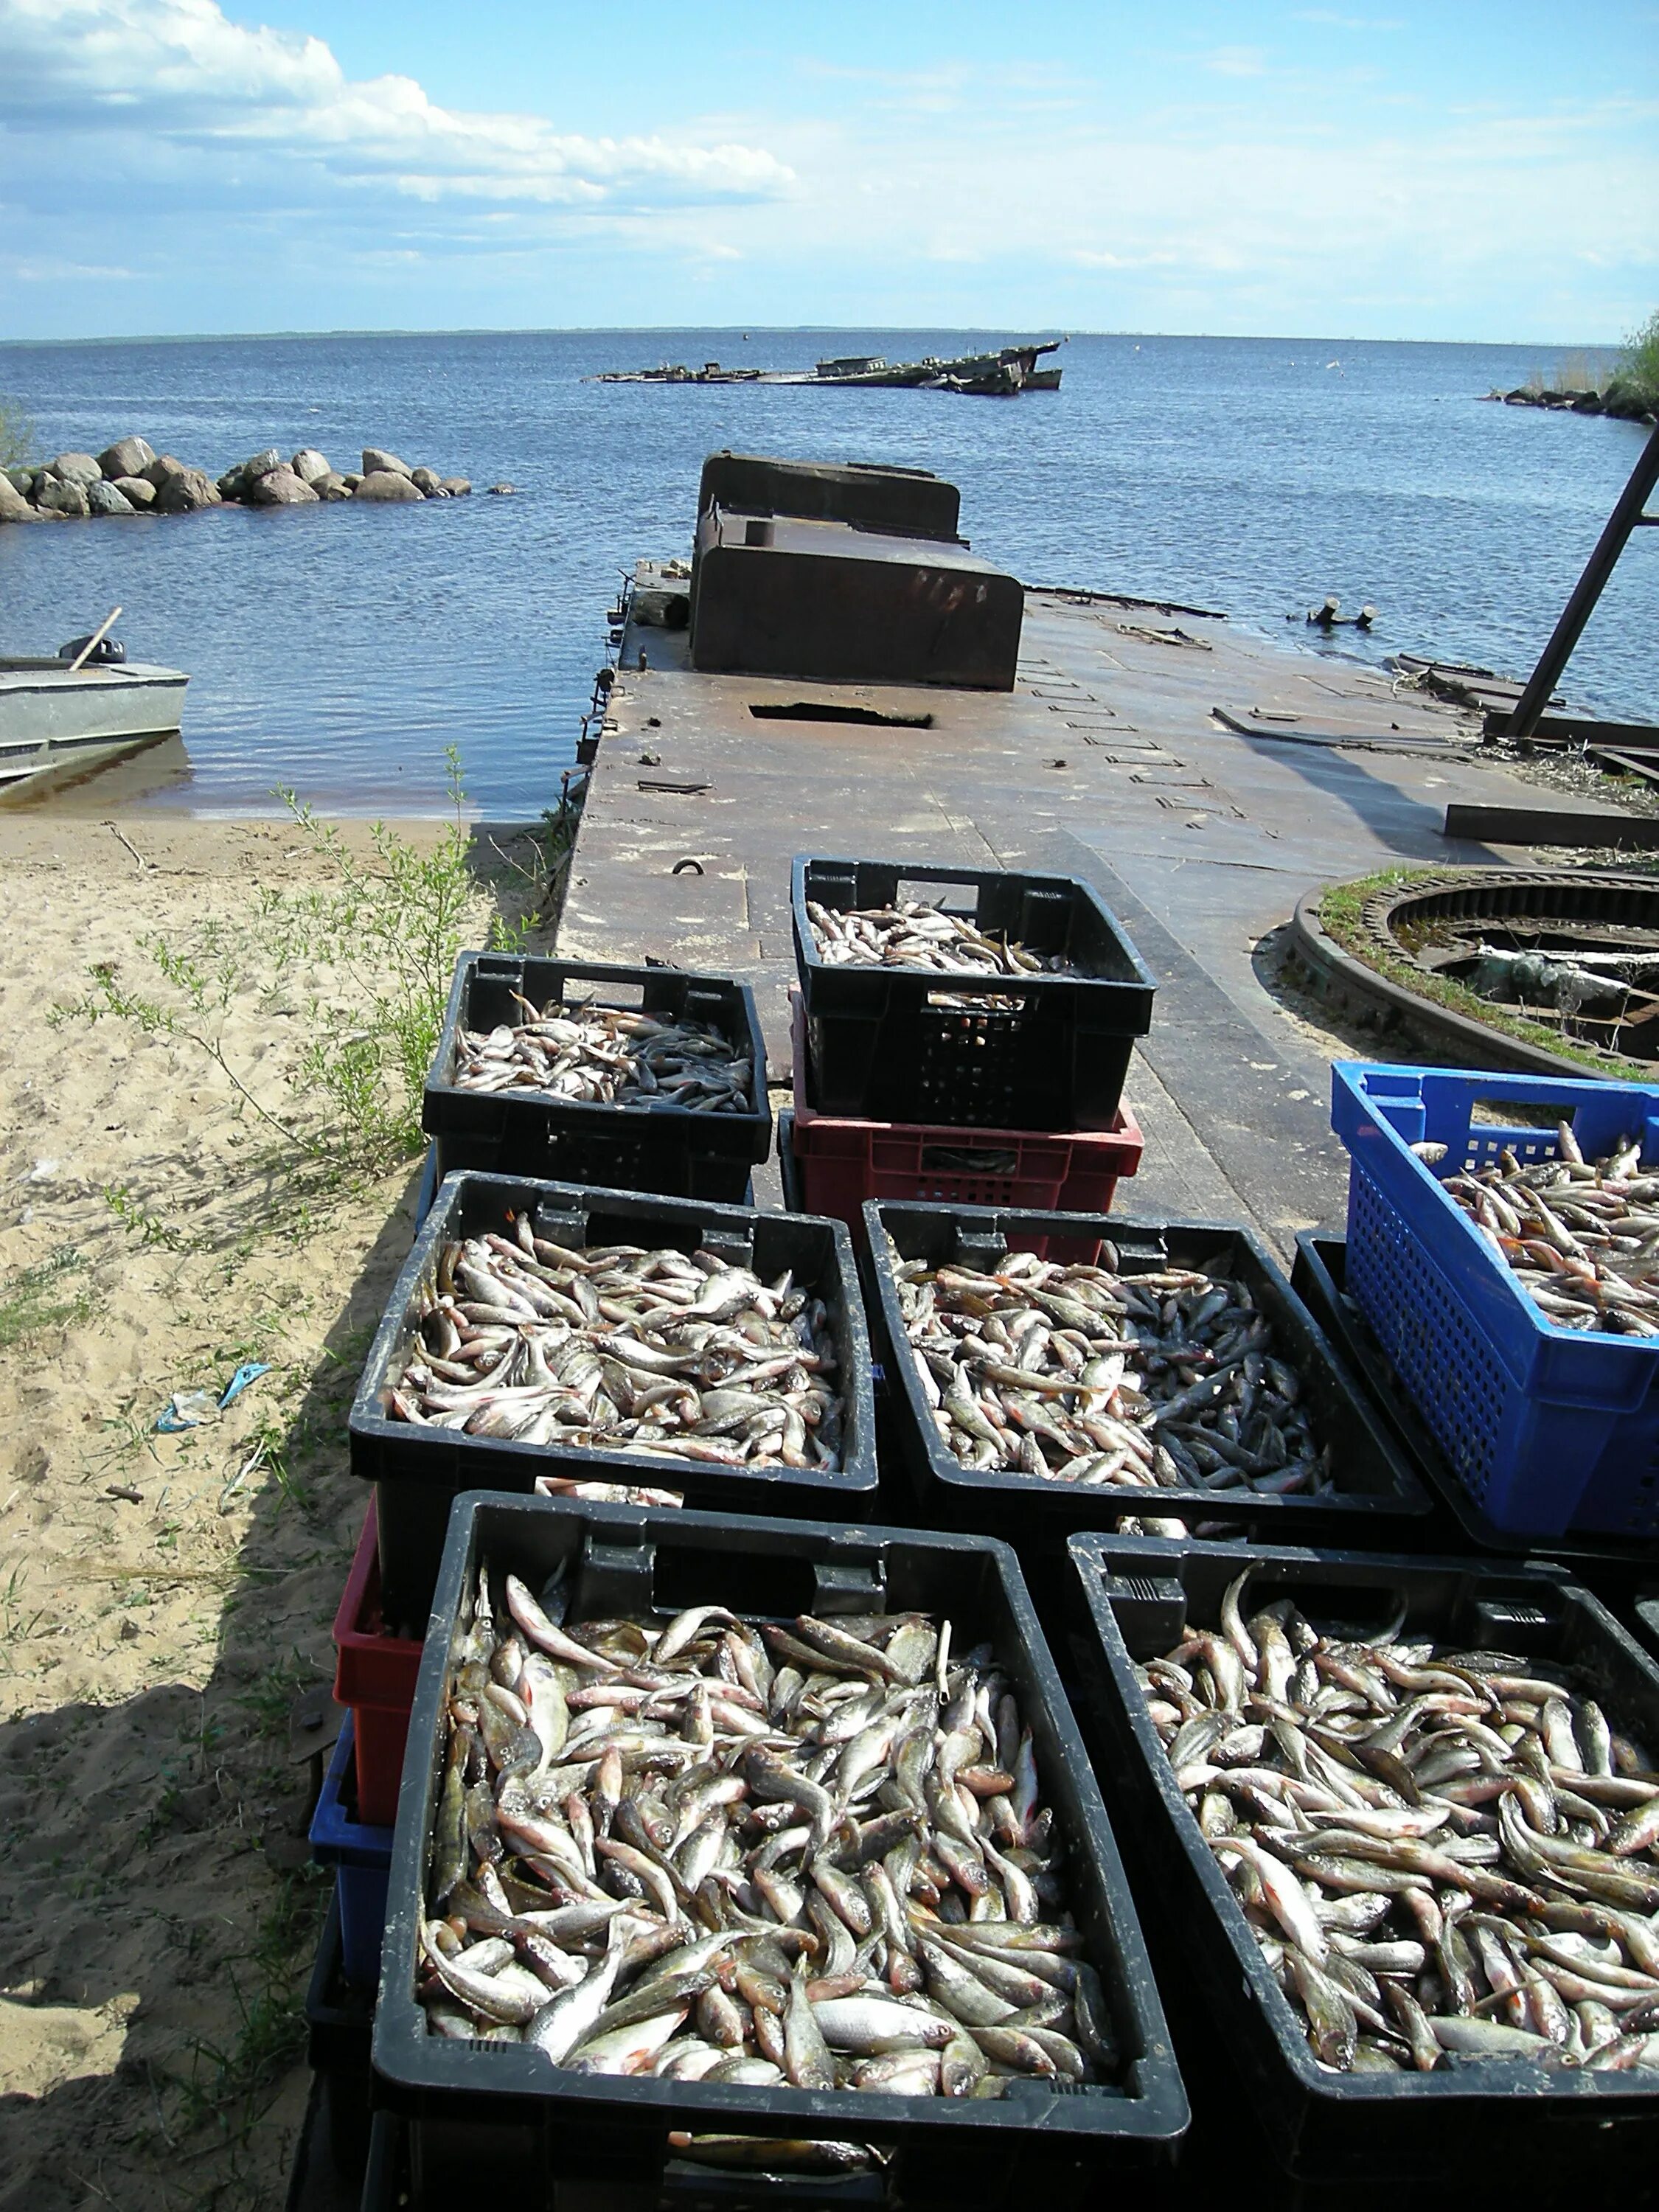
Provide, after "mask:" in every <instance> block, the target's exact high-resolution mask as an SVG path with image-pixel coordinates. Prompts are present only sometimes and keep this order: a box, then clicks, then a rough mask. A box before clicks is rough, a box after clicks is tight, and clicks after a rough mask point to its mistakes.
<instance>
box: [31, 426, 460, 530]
mask: <svg viewBox="0 0 1659 2212" xmlns="http://www.w3.org/2000/svg"><path fill="white" fill-rule="evenodd" d="M471 489H472V486H471V483H469V482H468V481H467V479H466V478H465V477H441V476H440V475H439V474H438V472H437V471H436V470H435V469H429V468H410V466H409V465H408V463H407V462H406V461H402V460H399V459H398V456H397V454H396V453H387V452H386V450H385V449H384V447H380V446H365V447H363V450H362V468H361V469H353V470H340V469H336V468H334V467H332V466H331V465H330V463H329V460H328V457H327V455H326V454H324V453H319V452H318V451H317V449H316V447H314V446H301V448H300V450H299V452H298V453H293V454H289V455H284V454H283V453H282V452H281V450H280V449H279V448H278V447H276V446H267V447H265V448H264V451H263V452H262V453H250V454H249V456H248V458H247V459H246V460H245V461H238V462H237V463H236V465H234V467H233V468H228V469H227V470H226V471H225V472H224V474H223V475H222V476H220V477H211V476H210V475H209V474H208V473H207V471H206V470H205V469H197V468H192V467H191V465H189V463H188V462H185V461H181V460H179V459H175V458H174V456H173V454H171V453H160V454H158V453H156V451H155V447H153V446H152V445H150V444H149V441H148V440H147V439H143V438H140V437H136V436H129V437H125V438H118V439H117V440H116V441H115V443H114V444H113V445H112V446H108V447H106V448H105V449H104V451H103V452H102V453H97V454H93V453H59V454H58V456H57V458H56V459H53V460H50V461H46V462H43V463H40V464H39V465H35V466H32V467H27V468H12V469H7V470H4V471H0V523H7V522H52V521H61V520H70V519H71V518H90V517H93V516H98V515H106V516H113V515H127V514H144V513H156V514H191V513H196V512H197V510H198V509H200V508H202V507H222V506H225V505H227V504H234V505H240V506H242V507H312V506H315V505H317V504H319V502H327V501H339V500H346V499H362V500H368V501H369V502H370V503H371V504H375V503H386V504H396V503H397V502H398V501H406V502H408V503H410V505H413V504H414V503H415V502H416V501H421V500H428V499H465V497H466V496H467V495H468V493H469V492H471Z"/></svg>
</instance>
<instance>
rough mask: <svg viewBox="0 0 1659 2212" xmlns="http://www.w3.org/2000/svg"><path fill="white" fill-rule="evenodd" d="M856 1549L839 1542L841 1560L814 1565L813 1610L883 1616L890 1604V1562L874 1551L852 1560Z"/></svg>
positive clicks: (831, 1560)
mask: <svg viewBox="0 0 1659 2212" xmlns="http://www.w3.org/2000/svg"><path fill="white" fill-rule="evenodd" d="M852 1548H853V1547H850V1546H848V1545H846V1544H845V1543H843V1542H842V1541H840V1540H837V1541H836V1551H837V1553H840V1554H841V1556H840V1557H839V1558H837V1559H815V1560H814V1561H813V1563H812V1582H813V1589H814V1596H813V1601H812V1603H813V1609H814V1611H815V1612H817V1613H822V1614H826V1615H827V1614H829V1613H882V1612H884V1611H885V1610H886V1603H887V1561H886V1559H885V1557H884V1555H883V1554H882V1553H880V1552H876V1551H872V1552H870V1553H866V1556H865V1557H863V1558H857V1557H854V1558H849V1557H848V1556H847V1554H848V1552H849V1551H850V1550H851V1549H852Z"/></svg>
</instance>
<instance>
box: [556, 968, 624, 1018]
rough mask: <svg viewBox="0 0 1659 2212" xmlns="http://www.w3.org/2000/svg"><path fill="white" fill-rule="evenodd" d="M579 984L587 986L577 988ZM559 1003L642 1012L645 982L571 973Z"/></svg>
mask: <svg viewBox="0 0 1659 2212" xmlns="http://www.w3.org/2000/svg"><path fill="white" fill-rule="evenodd" d="M578 984H582V985H585V986H586V988H584V989H577V988H575V986H576V985H578ZM559 1004H560V1005H561V1006H616V1007H617V1008H619V1009H620V1010H621V1011H623V1012H626V1013H631V1014H637V1013H640V1012H643V1010H644V1006H645V986H644V984H643V983H622V982H615V981H612V980H611V978H610V977H608V976H607V977H605V978H604V979H601V978H600V977H599V976H597V975H592V976H588V975H580V976H579V975H570V976H567V977H566V979H565V986H564V989H563V991H562V993H561V994H560V997H559Z"/></svg>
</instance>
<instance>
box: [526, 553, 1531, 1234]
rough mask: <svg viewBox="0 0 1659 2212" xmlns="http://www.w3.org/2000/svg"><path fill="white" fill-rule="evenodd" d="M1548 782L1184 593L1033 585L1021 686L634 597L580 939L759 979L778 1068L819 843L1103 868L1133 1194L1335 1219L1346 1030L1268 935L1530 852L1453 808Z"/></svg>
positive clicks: (623, 956)
mask: <svg viewBox="0 0 1659 2212" xmlns="http://www.w3.org/2000/svg"><path fill="white" fill-rule="evenodd" d="M656 574H658V572H657V571H656V570H655V569H654V568H653V564H651V563H648V562H647V563H641V568H640V571H639V575H638V580H639V581H640V582H641V583H642V584H644V585H647V586H649V585H650V583H651V582H652V580H653V577H654V576H655V575H656ZM791 708H796V709H801V710H804V711H801V712H799V713H796V714H791V713H790V712H789V711H788V710H789V709H791ZM820 718H821V719H820ZM849 718H850V719H849ZM1539 799H1540V794H1539V793H1538V792H1537V790H1536V789H1535V787H1531V786H1528V785H1525V784H1523V783H1522V782H1521V781H1519V780H1518V779H1517V778H1516V777H1515V776H1513V775H1510V774H1508V773H1506V772H1505V771H1504V770H1503V769H1500V768H1498V767H1496V766H1493V765H1492V764H1490V763H1487V762H1486V761H1483V760H1482V759H1481V758H1480V755H1479V723H1478V719H1477V718H1476V717H1475V716H1474V714H1471V713H1468V712H1467V711H1463V710H1460V709H1459V708H1455V707H1452V706H1449V705H1447V704H1444V703H1443V702H1439V701H1437V700H1436V699H1433V698H1431V697H1429V696H1425V694H1424V693H1422V692H1421V691H1419V690H1413V689H1410V688H1406V687H1402V685H1401V684H1400V683H1399V682H1398V681H1397V680H1396V679H1395V678H1391V677H1390V676H1389V673H1388V672H1387V671H1383V670H1380V669H1377V668H1376V667H1373V666H1370V665H1363V664H1361V663H1360V662H1358V661H1357V660H1355V659H1350V658H1346V657H1344V656H1342V655H1340V653H1322V652H1317V651H1310V650H1305V649H1297V647H1291V646H1289V645H1288V644H1280V643H1279V642H1277V641H1273V640H1272V639H1269V638H1264V637H1261V636H1258V635H1252V634H1250V633H1249V632H1248V631H1245V630H1243V629H1240V628H1238V626H1237V625H1236V624H1234V623H1231V622H1229V621H1228V620H1227V619H1226V618H1225V617H1222V616H1219V615H1215V614H1206V613H1200V612H1197V611H1191V610H1188V609H1184V608H1178V607H1174V606H1170V605H1164V604H1153V603H1150V602H1146V601H1144V600H1135V599H1117V598H1109V597H1105V596H1103V595H1099V594H1092V593H1087V592H1065V591H1059V590H1034V591H1032V592H1030V594H1029V596H1028V599H1027V602H1026V609H1025V621H1024V635H1023V642H1022V647H1021V653H1020V660H1019V670H1018V681H1017V684H1016V686H1015V689H1014V690H1013V691H1012V693H992V692H984V691H963V690H942V689H939V688H934V687H921V686H915V687H907V686H888V685H866V684H816V683H801V682H798V681H795V680H793V679H787V678H770V677H767V678H760V677H744V676H738V677H730V676H710V675H702V674H698V673H696V672H694V671H692V669H691V667H690V659H689V655H688V653H687V648H686V637H685V633H684V631H679V632H673V631H666V630H663V629H655V628H644V627H638V626H635V624H633V623H631V622H630V623H629V627H628V629H627V630H626V631H625V633H624V635H623V640H622V642H621V647H620V650H619V653H618V656H617V673H616V677H615V680H614V682H613V684H612V685H611V690H610V693H609V696H608V702H607V706H606V709H605V714H604V718H603V727H602V730H601V732H600V737H599V749H598V756H597V760H596V762H595V764H594V767H593V770H592V781H591V785H590V788H589V792H588V797H587V805H586V814H585V816H584V818H583V822H582V825H581V830H580V838H579V842H578V844H577V848H576V853H575V859H574V868H573V872H572V876H571V881H570V887H569V892H568V902H567V904H566V908H565V912H564V916H563V921H562V926H561V930H560V938H559V943H560V949H561V951H562V952H563V953H564V954H566V955H567V956H568V957H574V958H584V959H609V960H623V961H633V962H638V961H642V960H645V959H647V958H650V959H655V960H661V961H666V962H671V963H674V964H675V965H678V966H682V967H696V968H702V969H714V970H718V971H720V972H723V973H728V974H734V975H740V976H742V977H744V979H746V980H747V981H750V982H752V983H753V984H754V985H755V986H756V987H757V997H758V1000H759V1004H760V1008H761V1013H762V1019H763V1025H764V1030H765V1034H766V1038H767V1043H768V1049H769V1071H770V1079H771V1081H772V1082H773V1084H774V1085H783V1084H787V1081H788V1079H789V1028H788V1020H787V989H788V985H789V983H790V982H791V981H792V980H793V972H794V968H793V949H792V945H791V941H790V926H789V907H788V896H789V891H788V886H789V863H790V860H791V858H792V857H793V855H794V854H797V853H804V852H817V853H830V854H863V855H870V856H878V857H884V858H895V859H900V860H902V859H904V858H906V857H911V858H914V859H915V860H922V859H924V858H926V859H930V860H936V861H942V862H946V863H949V862H951V861H958V862H961V863H963V864H965V865H969V866H974V867H985V866H1006V867H1011V868H1012V867H1018V868H1023V869H1028V870H1039V871H1042V870H1048V871H1056V872H1063V873H1067V874H1074V875H1079V876H1082V877H1084V878H1087V879H1088V880H1089V881H1091V883H1093V884H1095V885H1096V886H1097V888H1098V889H1099V890H1100V891H1101V893H1102V894H1103V896H1104V897H1105V899H1106V901H1107V902H1108V904H1109V906H1111V907H1112V908H1114V909H1115V912H1116V913H1117V914H1118V915H1119V917H1120V919H1121V921H1123V923H1124V924H1125V926H1126V927H1127V929H1128V931H1129V933H1130V934H1131V935H1132V936H1133V939H1134V940H1135V942H1136V944H1137V945H1138V946H1139V950H1140V951H1141V953H1142V955H1143V957H1145V958H1146V961H1147V962H1148V963H1149V964H1150V965H1151V967H1152V970H1153V972H1154V974H1155V975H1157V976H1158V981H1159V985H1160V989H1159V994H1158V1010H1157V1013H1156V1016H1155V1019H1154V1024H1153V1029H1152V1035H1151V1036H1149V1037H1147V1038H1146V1039H1145V1040H1144V1041H1143V1042H1142V1044H1141V1046H1140V1048H1139V1051H1138V1053H1137V1054H1136V1057H1135V1060H1134V1063H1133V1067H1132V1070H1131V1073H1130V1079H1129V1083H1128V1086H1127V1092H1126V1097H1127V1100H1128V1102H1129V1103H1131V1104H1132V1105H1133V1108H1134V1109H1135V1111H1136V1114H1137V1115H1138V1116H1139V1120H1140V1122H1141V1126H1142V1128H1143V1129H1144V1131H1145V1133H1146V1159H1145V1163H1144V1164H1143V1166H1142V1169H1141V1172H1140V1174H1139V1177H1138V1178H1137V1180H1136V1182H1134V1183H1133V1185H1132V1186H1130V1187H1128V1188H1127V1189H1125V1190H1124V1191H1122V1192H1121V1193H1120V1196H1119V1206H1120V1207H1121V1209H1122V1210H1124V1211H1127V1212H1144V1213H1147V1214H1153V1213H1168V1214H1178V1215H1182V1216H1185V1217H1187V1218H1215V1219H1224V1220H1248V1221H1249V1222H1251V1223H1253V1224H1254V1225H1255V1226H1256V1227H1257V1228H1258V1229H1259V1230H1260V1231H1261V1232H1262V1233H1263V1234H1264V1235H1265V1236H1266V1237H1267V1239H1268V1241H1269V1242H1270V1243H1272V1244H1273V1245H1275V1246H1277V1247H1278V1249H1279V1250H1280V1251H1281V1252H1284V1251H1285V1250H1287V1249H1288V1248H1289V1246H1290V1243H1291V1240H1292V1238H1293V1237H1294V1234H1295V1232H1296V1231H1297V1230H1298V1229H1302V1228H1306V1227H1312V1226H1315V1225H1319V1224H1321V1223H1332V1222H1336V1221H1339V1220H1340V1218H1341V1216H1342V1214H1343V1212H1344V1208H1345V1203H1346V1200H1345V1194H1346V1158H1345V1156H1344V1154H1343V1153H1342V1152H1341V1151H1340V1147H1339V1146H1337V1144H1336V1142H1335V1139H1334V1137H1333V1136H1332V1135H1331V1133H1330V1128H1329V1121H1328V1104H1329V1088H1330V1078H1329V1063H1328V1048H1327V1046H1326V1044H1325V1043H1324V1042H1323V1041H1322V1037H1321V1036H1320V1034H1319V1032H1318V1031H1317V1030H1314V1029H1311V1028H1310V1027H1309V1026H1307V1025H1306V1024H1303V1023H1301V1022H1300V1021H1298V1020H1297V1019H1296V1018H1293V1017H1292V1016H1291V1015H1290V1014H1289V1013H1287V1012H1285V1008H1284V1007H1283V1006H1281V1004H1280V1003H1279V1000H1277V999H1276V998H1275V997H1274V996H1273V994H1271V993H1270V992H1269V991H1268V990H1267V988H1265V987H1264V986H1263V983H1262V981H1261V979H1260V978H1259V976H1258V974H1257V948H1258V946H1259V945H1260V944H1261V940H1262V939H1263V938H1264V937H1266V936H1267V934H1268V933H1271V932H1273V930H1274V929H1275V928H1276V927H1278V926H1279V925H1280V924H1282V923H1284V922H1285V921H1286V920H1287V918H1288V917H1289V916H1290V915H1291V912H1292V910H1293V908H1294V907H1295V905H1296V902H1297V900H1298V899H1299V898H1300V897H1301V896H1303V894H1304V892H1305V891H1307V890H1310V888H1312V887H1313V886H1315V885H1316V884H1322V883H1324V882H1327V881H1330V880H1334V879H1340V878H1345V877H1352V876H1358V875H1363V874H1365V873H1367V872H1371V871H1373V870H1376V869H1379V868H1383V867H1386V866H1389V865H1390V864H1391V863H1394V862H1407V863H1425V862H1426V863H1432V862H1471V861H1491V860H1506V861H1516V860H1520V861H1523V862H1524V859H1525V857H1526V856H1524V855H1522V854H1517V853H1515V852H1513V851H1511V850H1510V849H1509V848H1498V847H1493V846H1489V845H1482V844H1475V843H1472V842H1466V841H1462V840H1455V839H1449V838H1448V837H1447V836H1445V835H1444V834H1443V823H1444V817H1445V809H1446V806H1447V805H1448V804H1449V803H1452V802H1458V801H1465V800H1476V801H1483V802H1486V803H1491V804H1499V805H1517V806H1528V805H1530V806H1531V807H1532V808H1534V810H1535V809H1536V807H1537V805H1538V804H1539ZM771 1172H772V1173H773V1174H774V1175H775V1169H774V1170H772V1171H771ZM757 1188H759V1189H760V1192H761V1195H762V1197H763V1202H764V1201H766V1200H768V1199H770V1202H774V1203H775V1202H776V1200H775V1191H776V1184H775V1180H771V1181H767V1180H763V1181H762V1182H760V1184H759V1185H758V1186H757Z"/></svg>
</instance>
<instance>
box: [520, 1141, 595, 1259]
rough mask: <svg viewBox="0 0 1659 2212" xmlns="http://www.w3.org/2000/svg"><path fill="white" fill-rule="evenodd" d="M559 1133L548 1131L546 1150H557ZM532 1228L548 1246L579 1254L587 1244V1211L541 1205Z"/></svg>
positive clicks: (573, 1207) (584, 1208)
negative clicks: (562, 1247)
mask: <svg viewBox="0 0 1659 2212" xmlns="http://www.w3.org/2000/svg"><path fill="white" fill-rule="evenodd" d="M558 1138H559V1132H558V1131H557V1130H556V1129H550V1130H549V1131H548V1150H549V1151H550V1152H554V1151H556V1150H557V1146H558ZM532 1228H533V1230H534V1231H535V1233H536V1235H538V1236H539V1237H545V1238H546V1239H547V1241H548V1243H550V1244H562V1245H564V1246H565V1247H566V1249H568V1250H569V1251H572V1252H580V1251H581V1250H582V1249H584V1248H585V1247H586V1243H587V1209H586V1207H585V1206H584V1207H581V1208H580V1210H579V1209H578V1208H577V1207H575V1206H548V1205H542V1206H538V1207H537V1208H536V1214H535V1219H534V1221H533V1223H532Z"/></svg>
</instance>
